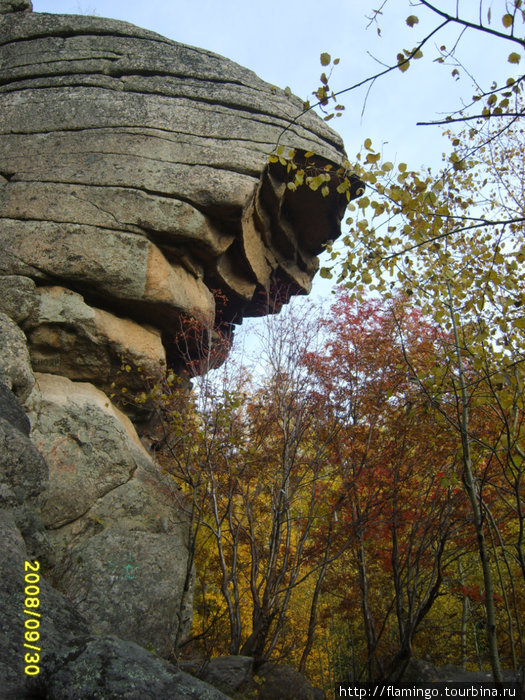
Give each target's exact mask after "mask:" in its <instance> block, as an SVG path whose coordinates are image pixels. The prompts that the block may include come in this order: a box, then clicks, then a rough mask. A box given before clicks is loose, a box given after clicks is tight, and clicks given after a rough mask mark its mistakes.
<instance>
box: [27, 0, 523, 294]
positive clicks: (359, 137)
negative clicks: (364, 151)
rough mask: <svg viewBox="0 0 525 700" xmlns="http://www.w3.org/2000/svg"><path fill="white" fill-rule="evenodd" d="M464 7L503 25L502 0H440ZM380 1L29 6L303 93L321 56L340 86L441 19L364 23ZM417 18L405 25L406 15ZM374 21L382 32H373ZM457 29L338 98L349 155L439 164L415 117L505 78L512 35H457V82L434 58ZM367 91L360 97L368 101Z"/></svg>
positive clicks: (403, 0)
mask: <svg viewBox="0 0 525 700" xmlns="http://www.w3.org/2000/svg"><path fill="white" fill-rule="evenodd" d="M456 2H459V7H460V11H461V13H465V14H468V13H469V12H470V13H472V16H471V18H472V19H473V20H474V21H475V20H476V19H477V15H476V12H477V11H479V5H480V2H481V8H482V13H483V18H484V20H486V16H487V13H488V11H489V9H491V11H492V26H494V27H495V28H497V29H502V24H501V20H500V18H501V16H502V14H503V11H504V10H503V7H504V0H479V1H478V0H436V2H435V4H436V5H439V7H440V8H442V9H444V10H449V11H454V8H455V6H456ZM381 5H382V0H328V1H327V2H322V1H321V0H252V1H250V0H220V1H219V0H148V2H144V0H140V1H139V0H104V1H102V0H33V9H34V11H35V12H51V13H65V14H96V15H98V16H100V17H111V18H114V19H121V20H125V21H127V22H131V23H132V24H136V25H138V26H141V27H144V28H146V29H150V30H152V31H155V32H158V33H160V34H163V35H164V36H167V37H169V38H170V39H174V40H175V41H180V42H183V43H186V44H190V45H193V46H198V47H201V48H205V49H208V50H211V51H215V52H216V53H219V54H221V55H223V56H226V57H227V58H229V59H232V60H234V61H236V62H237V63H240V64H241V65H243V66H245V67H247V68H250V69H251V70H253V71H255V73H257V74H258V75H259V76H260V77H261V78H262V79H264V80H266V81H267V82H269V83H271V84H273V85H277V86H279V87H281V88H285V87H287V86H289V87H290V88H291V90H292V92H294V93H295V94H296V95H298V96H299V97H301V98H303V99H309V98H310V97H311V93H312V91H313V90H315V89H316V88H317V87H318V86H319V76H320V73H321V71H322V70H324V69H322V67H321V64H320V60H319V57H320V54H321V53H322V52H328V53H330V54H331V56H332V57H333V58H336V57H337V58H340V63H339V65H338V66H337V67H336V68H335V69H334V73H333V75H332V78H331V81H330V85H331V87H332V89H334V90H339V89H343V88H346V87H348V86H349V85H352V84H354V83H356V82H359V81H360V80H362V79H364V78H366V77H368V76H370V75H373V74H374V73H376V72H378V71H379V70H381V69H382V67H383V65H384V64H389V65H390V64H392V63H393V62H395V60H396V55H397V53H398V52H400V51H402V50H403V49H407V50H410V49H412V48H413V47H414V46H415V45H416V44H417V42H418V40H420V39H422V38H423V37H424V36H425V35H426V33H428V32H429V31H430V30H432V29H433V28H434V27H436V26H437V25H438V24H439V19H438V18H436V16H435V15H433V14H432V13H431V12H429V11H428V10H426V9H425V8H422V7H418V6H417V5H418V3H417V0H389V1H388V2H387V3H386V5H385V7H384V10H383V14H382V15H380V16H379V24H376V23H370V20H369V17H370V16H371V14H372V13H371V9H372V8H373V7H376V8H377V7H379V6H381ZM413 14H414V15H417V16H418V17H419V20H420V21H419V23H418V24H417V25H415V27H414V28H412V29H411V28H409V27H408V26H407V24H406V22H405V20H406V18H407V16H409V15H413ZM378 26H379V27H380V29H381V34H380V35H379V34H378V31H377V28H378ZM458 34H459V30H458V29H457V28H455V29H454V30H453V31H446V32H445V33H441V34H439V36H438V37H437V38H436V40H435V41H434V40H431V41H430V42H429V44H428V45H427V46H428V48H427V47H425V49H424V54H425V55H424V56H423V58H422V59H420V60H419V61H413V62H412V63H411V67H410V68H409V70H407V71H406V72H404V73H402V72H401V71H399V70H397V69H396V70H395V71H393V72H392V73H390V74H389V75H388V76H386V77H384V78H382V79H379V80H377V81H376V82H375V84H374V85H373V87H372V89H371V91H370V93H369V94H368V97H366V90H365V89H361V90H359V91H355V92H351V93H348V94H346V95H345V96H344V97H342V98H341V101H342V103H343V104H344V105H345V107H346V110H345V112H344V115H343V116H342V117H341V118H340V119H333V120H332V121H331V122H330V125H331V126H333V127H334V128H335V129H336V130H337V131H338V132H339V133H340V134H341V136H342V137H343V139H344V142H345V144H346V150H347V153H348V156H349V158H350V160H352V158H353V157H354V156H355V154H356V153H357V152H358V151H359V150H360V146H361V144H362V143H363V141H364V139H365V138H371V139H372V142H373V145H374V146H375V148H376V149H378V150H381V151H382V153H383V157H384V159H386V160H390V161H392V162H394V163H399V162H405V163H407V164H408V165H409V167H411V168H420V167H422V166H432V167H433V168H434V169H436V168H439V167H440V165H441V156H442V153H443V151H444V150H445V149H447V147H448V146H447V141H446V139H445V138H444V137H443V136H442V130H441V129H440V128H439V127H428V126H427V127H425V126H417V122H418V121H428V120H432V119H437V118H440V117H443V116H445V115H446V114H449V113H450V112H452V111H454V110H456V109H458V108H459V107H460V106H461V103H462V99H469V98H470V97H471V96H472V94H473V93H474V86H473V83H472V80H471V78H470V77H469V75H468V73H470V74H471V75H473V76H474V77H475V78H476V80H478V82H479V83H480V85H481V86H482V87H484V88H489V87H490V85H491V83H492V81H493V80H497V81H498V82H499V83H500V84H502V83H503V82H504V81H505V79H506V78H507V77H509V75H512V66H510V64H508V62H507V56H508V54H509V52H510V51H512V50H516V48H515V46H516V45H513V46H509V44H508V42H505V41H501V40H498V39H493V38H491V37H489V36H487V35H484V34H481V33H480V32H475V31H467V32H466V33H465V35H463V36H462V38H461V42H460V44H459V48H458V54H459V55H460V56H461V57H462V59H463V60H464V62H465V68H466V71H465V70H461V71H460V78H459V80H456V79H454V78H453V77H452V76H451V72H452V70H453V66H446V65H440V64H438V63H435V62H433V59H434V58H436V57H437V47H438V46H440V45H442V44H444V45H446V46H447V48H449V49H450V48H452V46H453V45H454V44H455V42H456V40H457V38H458ZM365 97H366V104H365ZM326 294H329V283H328V282H327V281H325V280H321V279H320V278H316V281H315V282H314V295H317V296H319V295H326Z"/></svg>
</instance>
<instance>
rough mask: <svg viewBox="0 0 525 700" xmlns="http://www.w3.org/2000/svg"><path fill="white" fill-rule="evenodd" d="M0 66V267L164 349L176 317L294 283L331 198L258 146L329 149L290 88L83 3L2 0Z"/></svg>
mask: <svg viewBox="0 0 525 700" xmlns="http://www.w3.org/2000/svg"><path fill="white" fill-rule="evenodd" d="M13 2H14V0H13V1H12V2H11V4H13ZM4 4H5V3H4ZM14 4H15V5H16V3H14ZM19 4H20V3H19ZM21 4H23V3H21ZM7 6H10V5H9V3H7ZM4 12H8V10H6V9H4ZM0 66H1V68H0V111H1V113H2V120H1V123H0V245H1V248H2V254H1V255H0V274H4V275H18V276H25V277H29V278H32V279H34V280H35V281H36V282H37V283H38V285H39V286H42V287H45V286H55V285H57V284H60V285H61V286H63V287H65V288H67V289H69V290H71V291H73V292H76V293H77V294H81V295H82V296H83V300H84V302H85V303H86V305H89V306H94V307H95V308H96V309H98V310H104V311H106V312H111V313H112V314H114V315H116V316H122V317H124V318H126V319H131V321H136V322H139V323H143V322H146V323H148V324H151V325H153V326H155V327H156V328H157V329H158V331H159V332H161V333H162V335H163V340H164V344H165V345H166V348H167V352H168V357H169V358H170V359H171V362H172V364H176V356H177V349H176V347H174V344H173V342H172V341H173V329H174V324H176V323H177V322H178V320H179V319H180V318H181V317H183V318H186V317H196V318H198V319H200V320H201V321H202V322H204V323H206V324H213V323H214V322H215V321H216V319H217V316H218V315H220V318H221V320H222V321H227V322H229V321H233V322H240V321H241V320H242V317H243V316H244V315H247V314H248V315H249V314H261V313H266V312H267V310H268V298H269V297H270V298H271V297H272V296H273V295H274V294H275V293H276V290H277V289H278V288H279V289H280V293H279V297H280V303H282V302H283V301H286V299H287V298H288V297H289V296H290V295H291V294H295V293H304V292H307V291H308V290H309V289H310V285H311V279H312V277H313V275H314V273H315V271H316V269H317V257H316V256H317V254H318V253H319V252H320V251H321V250H322V246H323V243H324V242H325V241H327V240H329V239H331V240H333V239H335V238H337V236H338V235H339V233H340V228H339V222H340V219H341V216H342V214H343V211H344V205H345V203H346V199H345V197H344V196H342V195H340V194H338V193H337V192H336V182H335V181H334V183H332V185H331V186H330V193H329V195H328V196H327V197H323V196H322V194H321V192H320V191H317V192H312V191H311V190H309V189H308V188H304V189H300V190H299V191H298V192H295V193H293V192H291V191H290V190H289V189H287V187H286V181H287V179H288V175H287V173H286V169H285V168H283V167H282V165H281V164H279V163H276V164H269V161H268V156H269V154H270V153H271V152H272V150H273V149H274V148H275V146H276V144H277V143H278V142H280V143H281V145H283V146H284V147H285V152H288V150H289V149H291V148H293V149H296V150H297V152H298V154H297V157H298V158H299V159H300V158H301V153H302V154H304V153H305V152H307V151H310V152H312V153H314V154H315V155H314V156H312V157H311V158H310V160H309V162H310V163H317V164H318V167H319V168H324V166H325V165H328V164H334V163H336V164H338V163H339V162H340V160H341V158H342V156H343V154H344V151H343V146H342V142H341V139H340V138H339V136H338V135H337V134H336V133H335V132H334V131H332V130H331V129H330V128H329V127H328V126H327V125H326V124H325V123H324V122H323V121H322V120H321V119H320V118H319V117H317V116H316V115H315V114H313V113H311V112H310V113H307V114H305V115H303V116H302V117H301V118H300V119H297V121H295V120H296V118H297V116H298V114H300V113H301V111H302V103H301V101H300V100H298V99H297V98H296V97H293V96H291V95H289V94H286V93H285V92H283V91H282V90H280V89H277V88H275V87H274V86H271V85H269V84H267V83H265V82H263V81H262V80H260V79H259V78H258V77H257V76H256V75H254V73H252V72H251V71H249V70H247V69H245V68H242V67H240V66H238V65H236V64H235V63H233V62H231V61H229V60H227V59H225V58H223V57H221V56H218V55H216V54H213V53H210V52H209V51H204V50H202V49H196V48H193V47H190V46H185V45H182V44H178V43H176V42H174V41H170V40H168V39H166V38H164V37H162V36H159V35H157V34H154V33H152V32H149V31H145V30H142V29H139V28H137V27H134V26H132V25H130V24H126V23H125V22H120V21H116V20H109V19H102V18H99V17H84V16H68V15H49V14H39V13H32V12H13V11H11V12H10V13H8V14H4V15H2V19H1V20H0ZM214 297H215V298H214ZM216 298H220V300H221V302H220V304H219V305H217V304H216V301H215V299H216ZM42 343H43V340H42V338H41V337H40V336H38V338H37V340H35V344H37V345H38V353H39V356H38V358H37V359H40V358H41V355H42ZM45 371H47V370H45ZM56 373H61V372H60V371H58V372H56ZM68 376H70V375H69V374H68ZM72 378H77V379H83V377H82V376H78V377H72Z"/></svg>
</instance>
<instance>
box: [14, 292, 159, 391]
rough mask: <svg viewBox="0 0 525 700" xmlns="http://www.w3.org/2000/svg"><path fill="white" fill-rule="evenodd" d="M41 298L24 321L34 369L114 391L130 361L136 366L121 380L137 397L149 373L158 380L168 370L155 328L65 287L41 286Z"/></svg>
mask: <svg viewBox="0 0 525 700" xmlns="http://www.w3.org/2000/svg"><path fill="white" fill-rule="evenodd" d="M37 300H38V303H37V305H36V306H35V309H34V311H33V312H32V314H31V315H30V317H29V318H28V319H27V321H26V323H25V324H24V328H25V331H26V334H27V337H28V343H29V352H30V355H31V363H32V365H33V369H35V370H37V371H39V372H45V373H52V374H60V375H62V376H64V377H68V378H69V379H74V380H77V381H89V382H91V383H93V384H95V385H96V386H97V387H99V388H100V389H102V390H103V391H105V392H106V393H108V394H109V393H112V392H113V388H112V384H115V383H118V380H119V371H120V368H121V366H122V364H123V362H124V363H125V364H124V366H125V367H126V366H127V367H128V368H129V369H132V370H133V371H129V372H124V373H123V376H121V377H120V384H122V385H125V387H126V390H127V391H129V392H130V393H131V394H134V395H137V396H138V395H139V394H140V392H143V391H144V390H145V388H146V386H145V384H144V379H142V378H143V377H148V378H150V379H152V380H157V379H158V377H159V376H161V375H162V373H163V372H164V371H165V369H166V354H165V352H164V346H163V345H162V340H161V334H160V332H159V331H157V330H156V329H155V328H152V327H148V326H146V325H142V326H141V325H139V324H138V323H136V322H134V321H131V320H130V319H127V318H119V317H117V316H115V315H114V314H111V313H108V312H107V311H104V310H102V309H96V308H93V307H91V306H88V304H86V303H85V301H84V299H83V297H82V296H81V295H80V294H77V293H76V292H72V291H70V290H68V289H65V288H64V287H39V289H38V292H37ZM139 370H140V371H139ZM115 391H116V388H115Z"/></svg>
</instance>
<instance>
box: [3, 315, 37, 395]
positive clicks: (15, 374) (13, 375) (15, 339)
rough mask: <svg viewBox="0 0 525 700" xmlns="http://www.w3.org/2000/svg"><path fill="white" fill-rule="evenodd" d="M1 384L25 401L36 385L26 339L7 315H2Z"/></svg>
mask: <svg viewBox="0 0 525 700" xmlns="http://www.w3.org/2000/svg"><path fill="white" fill-rule="evenodd" d="M0 383H1V384H4V385H5V386H7V387H8V388H9V389H12V391H13V392H14V393H15V394H16V395H17V396H18V398H19V399H20V400H21V401H23V400H24V399H25V398H26V397H27V396H28V394H29V392H30V391H31V389H32V388H33V384H34V383H35V380H34V377H33V372H32V370H31V362H30V360H29V352H28V350H27V345H26V338H25V335H24V334H23V333H22V331H21V330H20V328H19V327H18V326H17V325H16V323H15V322H14V321H12V320H11V319H10V318H9V316H6V314H3V313H0Z"/></svg>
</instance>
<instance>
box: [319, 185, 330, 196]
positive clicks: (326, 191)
mask: <svg viewBox="0 0 525 700" xmlns="http://www.w3.org/2000/svg"><path fill="white" fill-rule="evenodd" d="M321 194H322V195H323V197H328V195H329V194H330V188H329V187H328V185H325V186H324V187H322V188H321Z"/></svg>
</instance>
